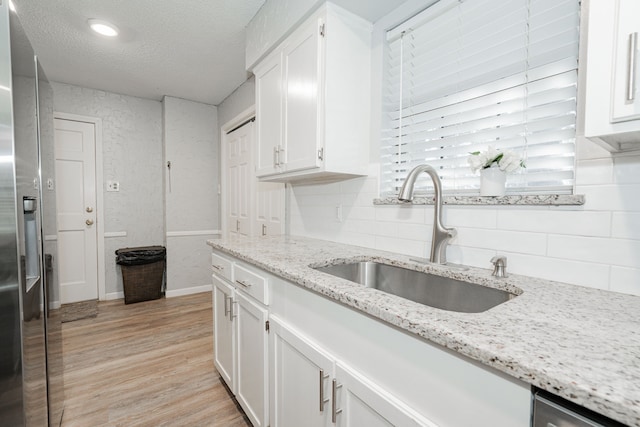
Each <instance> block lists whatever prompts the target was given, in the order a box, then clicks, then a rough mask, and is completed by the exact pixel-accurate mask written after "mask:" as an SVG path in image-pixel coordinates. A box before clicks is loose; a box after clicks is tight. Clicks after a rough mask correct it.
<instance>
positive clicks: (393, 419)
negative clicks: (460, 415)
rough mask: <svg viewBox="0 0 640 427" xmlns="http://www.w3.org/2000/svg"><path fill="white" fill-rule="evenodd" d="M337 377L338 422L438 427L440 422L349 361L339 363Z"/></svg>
mask: <svg viewBox="0 0 640 427" xmlns="http://www.w3.org/2000/svg"><path fill="white" fill-rule="evenodd" d="M334 381H335V387H336V392H335V399H336V410H335V412H336V416H335V418H336V425H337V426H342V427H359V426H367V427H389V426H412V427H413V426H416V427H417V426H429V427H436V424H434V423H432V422H431V421H429V420H427V419H426V418H424V417H422V416H421V415H420V414H418V413H417V412H415V411H414V410H413V409H411V408H409V407H407V406H406V405H405V404H403V403H402V402H400V401H399V400H398V399H396V398H395V397H393V396H392V395H391V394H389V393H388V392H386V391H385V390H383V389H382V388H381V387H379V386H378V385H377V384H374V383H372V382H371V381H369V380H368V379H367V378H366V377H364V376H363V375H362V374H360V373H359V372H358V371H356V370H354V369H352V368H350V367H349V366H348V365H346V364H343V363H340V362H337V363H336V371H335V380H334Z"/></svg>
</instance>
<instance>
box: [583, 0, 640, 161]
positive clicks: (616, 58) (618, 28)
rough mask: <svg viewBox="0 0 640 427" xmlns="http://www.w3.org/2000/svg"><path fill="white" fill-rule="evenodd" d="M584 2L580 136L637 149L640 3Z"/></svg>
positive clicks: (614, 147) (631, 0)
mask: <svg viewBox="0 0 640 427" xmlns="http://www.w3.org/2000/svg"><path fill="white" fill-rule="evenodd" d="M586 5H587V7H588V23H587V25H586V28H587V30H588V33H587V61H586V86H585V105H584V134H585V136H586V137H588V138H590V139H592V140H594V141H597V142H600V143H602V145H603V146H604V147H605V148H607V149H609V150H611V151H621V150H635V149H640V143H639V142H638V141H640V90H639V89H638V86H639V83H640V68H639V67H638V46H639V45H638V32H640V20H638V16H640V2H638V1H637V0H615V1H612V0H591V1H590V2H589V3H587V4H586ZM584 27H585V24H584V23H583V28H584Z"/></svg>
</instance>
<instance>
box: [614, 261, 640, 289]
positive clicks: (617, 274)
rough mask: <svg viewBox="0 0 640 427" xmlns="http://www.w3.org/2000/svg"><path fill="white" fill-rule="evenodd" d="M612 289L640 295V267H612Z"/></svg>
mask: <svg viewBox="0 0 640 427" xmlns="http://www.w3.org/2000/svg"><path fill="white" fill-rule="evenodd" d="M609 290H610V291H614V292H622V293H624V294H631V295H639V296H640V269H639V268H625V267H617V266H614V267H611V286H610V287H609Z"/></svg>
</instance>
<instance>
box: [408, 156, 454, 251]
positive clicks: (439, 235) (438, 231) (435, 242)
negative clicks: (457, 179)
mask: <svg viewBox="0 0 640 427" xmlns="http://www.w3.org/2000/svg"><path fill="white" fill-rule="evenodd" d="M422 172H425V173H426V174H427V175H429V177H431V180H432V181H433V188H434V190H435V199H434V211H433V237H432V239H431V256H430V257H429V260H430V261H431V262H434V263H437V264H445V263H446V262H447V244H448V243H449V239H451V238H452V237H455V236H456V234H457V232H456V230H455V229H454V228H447V227H445V226H444V225H443V224H442V183H441V182H440V177H439V176H438V173H437V172H436V170H435V169H434V168H433V167H432V166H430V165H419V166H416V167H415V168H413V169H412V170H411V172H409V175H407V178H406V179H405V180H404V184H402V188H401V189H400V193H399V194H398V200H400V201H403V202H410V201H411V200H413V188H414V187H415V184H416V179H417V178H418V175H420V174H421V173H422Z"/></svg>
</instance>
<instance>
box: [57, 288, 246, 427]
mask: <svg viewBox="0 0 640 427" xmlns="http://www.w3.org/2000/svg"><path fill="white" fill-rule="evenodd" d="M212 334H213V327H212V309H211V293H208V292H207V293H201V294H195V295H188V296H184V297H175V298H168V299H160V300H155V301H145V302H141V303H137V304H129V305H125V304H124V302H123V301H122V300H116V301H107V302H101V303H100V304H99V314H98V316H97V317H96V318H93V319H83V320H77V321H74V322H69V323H64V324H63V325H62V339H63V354H64V382H65V412H64V417H63V422H62V425H63V426H64V427H76V426H78V427H93V426H127V427H129V426H190V427H191V426H224V427H226V426H229V427H238V426H242V427H245V426H250V425H251V424H250V423H249V422H248V421H247V420H246V418H245V417H244V415H243V414H242V412H240V411H239V410H238V408H237V404H236V402H235V401H234V400H233V399H232V398H231V397H230V395H229V393H228V391H227V389H226V388H225V387H224V385H223V384H222V382H221V379H220V377H219V375H218V373H217V371H216V370H215V367H214V365H213V349H212V346H213V344H212Z"/></svg>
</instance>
